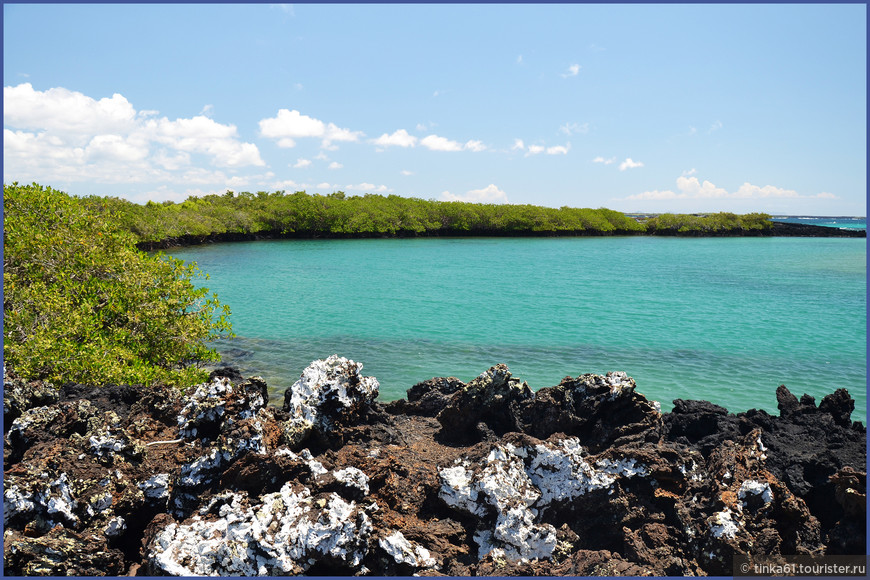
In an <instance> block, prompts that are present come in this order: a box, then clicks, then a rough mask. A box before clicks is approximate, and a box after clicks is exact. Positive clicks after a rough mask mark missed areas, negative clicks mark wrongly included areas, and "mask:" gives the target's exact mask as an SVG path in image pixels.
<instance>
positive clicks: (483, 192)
mask: <svg viewBox="0 0 870 580" xmlns="http://www.w3.org/2000/svg"><path fill="white" fill-rule="evenodd" d="M441 199H442V200H444V201H468V202H472V203H507V195H506V194H505V192H504V191H502V190H500V189H499V188H498V187H496V185H495V184H492V183H490V184H489V185H488V186H486V187H484V188H483V189H472V190H471V191H469V192H467V193H466V194H465V195H454V194H452V193H450V192H449V191H445V192H443V193H442V194H441Z"/></svg>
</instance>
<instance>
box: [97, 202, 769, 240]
mask: <svg viewBox="0 0 870 580" xmlns="http://www.w3.org/2000/svg"><path fill="white" fill-rule="evenodd" d="M83 201H84V203H86V204H88V205H90V206H91V207H93V208H94V209H96V210H98V211H104V210H110V211H112V212H114V213H116V214H117V215H118V216H119V220H120V222H119V225H120V227H122V228H123V229H125V230H127V231H129V232H131V233H133V234H134V235H135V236H136V237H137V239H138V240H139V241H140V243H143V244H145V245H146V246H147V245H148V244H149V243H151V244H154V243H159V242H173V241H188V242H189V241H195V240H197V239H206V238H209V237H215V236H224V237H225V238H226V237H227V236H232V235H234V234H235V235H242V236H243V235H253V234H271V235H277V236H288V237H320V236H323V237H367V236H390V237H392V236H439V235H484V236H486V235H490V236H496V235H554V236H558V235H615V234H618V235H632V234H657V235H686V234H702V235H703V234H721V233H739V232H762V231H765V230H768V229H770V227H771V223H770V216H769V215H767V214H760V213H753V214H745V215H738V214H733V213H716V214H709V215H704V216H702V215H689V214H661V215H658V216H655V217H651V218H648V219H645V220H643V219H642V220H638V219H635V218H633V217H631V216H629V215H626V214H624V213H621V212H618V211H614V210H610V209H606V208H598V209H589V208H573V207H567V206H565V207H561V208H558V209H557V208H550V207H542V206H536V205H530V204H482V203H470V202H461V201H433V200H423V199H418V198H408V197H401V196H398V195H388V196H383V195H376V194H366V195H363V196H348V195H346V194H345V193H344V192H341V191H339V192H335V193H331V194H328V195H318V194H313V195H312V194H308V193H306V192H304V191H297V192H295V193H290V194H288V193H285V192H284V191H275V192H265V191H259V192H257V193H249V192H241V193H235V192H232V191H227V192H226V193H225V194H223V195H207V196H203V197H189V198H188V199H187V200H185V201H183V202H181V203H175V202H172V201H164V202H161V203H156V202H151V201H149V202H148V203H146V204H144V205H140V204H135V203H132V202H130V201H127V200H124V199H121V198H117V197H95V196H91V197H87V198H84V200H83Z"/></svg>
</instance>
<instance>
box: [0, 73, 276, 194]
mask: <svg viewBox="0 0 870 580" xmlns="http://www.w3.org/2000/svg"><path fill="white" fill-rule="evenodd" d="M3 94H4V99H5V101H4V116H3V121H4V125H5V127H4V147H3V158H4V179H6V180H8V181H24V182H26V181H40V182H52V181H53V182H66V183H70V182H99V183H147V182H150V183H157V182H164V183H167V182H169V183H175V182H180V181H182V180H184V179H185V178H186V176H187V174H188V173H189V172H190V171H191V164H192V163H194V162H199V160H195V159H194V158H193V157H192V155H203V156H206V157H207V158H208V159H209V161H210V162H211V164H212V165H216V166H219V167H225V168H240V167H246V166H263V165H265V163H264V161H263V160H262V159H261V158H260V152H259V149H258V148H257V146H256V145H254V144H253V143H244V142H242V141H241V140H240V139H239V135H238V131H237V129H236V127H235V126H234V125H224V124H221V123H218V122H217V121H214V120H212V119H210V118H208V117H206V116H204V115H201V114H200V115H197V116H195V117H192V118H180V119H175V120H174V121H171V120H169V119H168V118H166V117H158V112H157V111H153V110H142V111H138V112H137V111H136V109H135V108H134V107H133V105H132V104H131V103H130V102H129V101H127V99H126V98H124V97H123V96H122V95H120V94H117V93H116V94H114V95H113V96H112V97H111V98H103V99H99V100H97V99H93V98H91V97H89V96H87V95H84V94H82V93H79V92H75V91H70V90H67V89H65V88H62V87H57V88H51V89H48V90H45V91H36V90H34V89H33V87H32V86H31V85H30V84H28V83H25V84H22V85H18V86H15V87H11V86H10V87H4V89H3ZM205 112H208V107H206V109H205ZM206 175H208V176H209V177H207V178H206V177H204V176H206ZM194 177H195V178H196V179H198V180H200V181H202V180H203V179H207V180H208V181H209V182H210V183H218V182H221V181H225V180H226V179H227V176H226V175H225V174H224V173H223V172H220V171H216V172H215V171H212V170H201V172H200V173H199V174H195V175H194Z"/></svg>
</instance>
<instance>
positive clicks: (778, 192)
mask: <svg viewBox="0 0 870 580" xmlns="http://www.w3.org/2000/svg"><path fill="white" fill-rule="evenodd" d="M828 195H830V194H828ZM734 197H740V198H744V199H745V198H753V199H754V198H764V197H776V198H783V197H785V198H795V197H801V196H800V195H798V192H796V191H795V190H793V189H783V188H781V187H774V186H773V185H765V186H764V187H759V186H757V185H752V184H751V183H744V184H743V185H741V186H740V187H739V188H738V189H737V191H736V192H734ZM811 197H818V196H811ZM825 197H827V196H825Z"/></svg>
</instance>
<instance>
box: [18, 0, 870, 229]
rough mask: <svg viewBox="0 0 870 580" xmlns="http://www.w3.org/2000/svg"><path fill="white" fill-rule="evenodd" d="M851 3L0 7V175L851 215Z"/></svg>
mask: <svg viewBox="0 0 870 580" xmlns="http://www.w3.org/2000/svg"><path fill="white" fill-rule="evenodd" d="M866 24H867V18H866V6H865V5H864V4H837V5H832V4H818V5H808V4H793V5H784V4H768V5H752V4H733V5H731V4H698V5H686V4H630V5H629V4H597V5H586V4H544V5H540V4H522V5H517V4H503V5H499V4H474V5H462V4H379V5H377V4H375V5H372V4H343V5H336V4H329V5H324V4H292V5H291V4H187V5H178V4H138V5H131V4H118V5H104V4H88V5H85V4H82V5H78V4H60V5H57V4H55V5H44V4H4V7H3V131H4V138H3V179H4V182H5V183H12V182H15V181H17V182H19V183H30V182H34V181H35V182H38V183H40V184H42V185H49V186H51V187H54V188H55V189H60V190H62V191H66V192H68V193H70V194H74V195H105V196H117V197H122V198H126V199H129V200H131V201H134V202H136V203H145V202H147V201H148V200H152V201H165V200H172V201H176V202H179V201H183V200H184V199H187V198H188V197H189V196H200V195H207V194H214V193H217V194H222V193H224V192H225V191H227V190H232V191H236V192H240V191H250V192H257V191H270V192H271V191H276V190H284V191H287V192H288V193H289V192H294V191H306V192H308V193H321V194H326V193H332V192H334V191H344V192H345V193H346V194H348V195H364V194H367V193H374V194H382V195H390V194H394V195H400V196H405V197H417V198H422V199H433V200H465V201H475V202H485V203H511V204H524V203H531V204H537V205H544V206H550V207H561V206H570V207H591V208H598V207H607V208H611V209H616V210H619V211H625V212H667V211H671V212H711V211H733V212H738V213H746V212H753V211H762V212H768V213H774V214H789V215H856V216H863V215H866V200H867V181H866V175H867V171H866V159H867V151H866V143H867V118H866V105H867V102H866V101H867V93H866V70H867V65H866V53H867V50H866V43H867V28H866Z"/></svg>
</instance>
